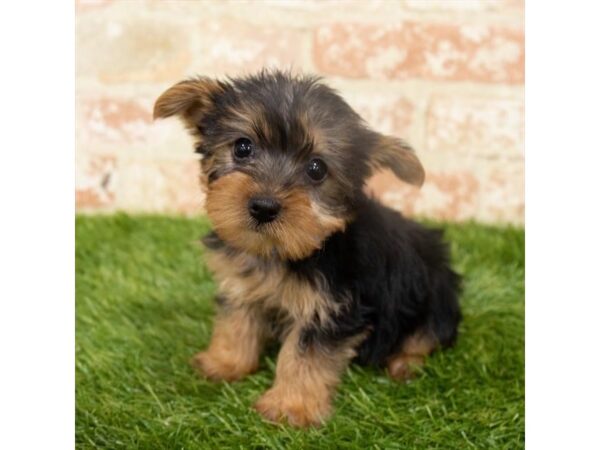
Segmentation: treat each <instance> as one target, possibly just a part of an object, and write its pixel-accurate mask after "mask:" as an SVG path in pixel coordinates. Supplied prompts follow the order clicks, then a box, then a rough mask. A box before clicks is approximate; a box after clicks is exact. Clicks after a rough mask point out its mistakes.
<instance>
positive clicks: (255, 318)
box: [192, 305, 265, 381]
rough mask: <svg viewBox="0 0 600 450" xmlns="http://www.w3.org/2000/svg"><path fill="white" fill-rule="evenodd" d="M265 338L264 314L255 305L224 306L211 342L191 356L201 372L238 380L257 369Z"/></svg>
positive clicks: (215, 377) (211, 376)
mask: <svg viewBox="0 0 600 450" xmlns="http://www.w3.org/2000/svg"><path fill="white" fill-rule="evenodd" d="M264 340H265V327H264V319H263V317H262V314H261V313H260V312H259V311H258V310H257V309H256V308H252V307H240V306H236V307H233V306H232V307H229V306H227V305H224V306H223V307H221V309H220V311H219V313H218V315H217V319H216V320H215V326H214V330H213V335H212V338H211V341H210V345H209V347H208V349H207V350H206V351H203V352H200V353H198V354H196V355H195V356H194V358H193V359H192V365H193V366H194V368H195V369H196V370H197V371H198V372H199V374H201V375H204V376H206V377H207V378H209V379H211V380H215V381H217V380H225V381H235V380H239V379H241V378H243V377H244V376H246V375H248V374H250V373H252V372H254V371H256V369H257V368H258V362H259V357H260V352H261V350H262V347H263V343H264Z"/></svg>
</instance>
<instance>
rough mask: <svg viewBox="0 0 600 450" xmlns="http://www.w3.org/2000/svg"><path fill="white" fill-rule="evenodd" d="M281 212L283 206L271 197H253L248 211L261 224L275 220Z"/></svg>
mask: <svg viewBox="0 0 600 450" xmlns="http://www.w3.org/2000/svg"><path fill="white" fill-rule="evenodd" d="M280 210H281V204H280V203H279V202H278V201H277V200H275V199H274V198H271V197H252V198H251V199H250V201H248V211H250V215H251V216H252V217H254V218H255V219H256V220H257V221H258V222H259V223H267V222H271V221H273V220H275V218H276V217H277V214H279V211H280Z"/></svg>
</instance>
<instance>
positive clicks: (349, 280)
mask: <svg viewBox="0 0 600 450" xmlns="http://www.w3.org/2000/svg"><path fill="white" fill-rule="evenodd" d="M169 116H179V117H180V118H181V119H183V122H184V123H185V125H186V126H187V128H188V129H189V131H190V132H191V134H192V135H193V136H194V137H195V138H196V140H197V145H196V151H197V152H198V153H199V154H200V155H201V157H202V158H201V168H202V170H201V172H202V184H203V185H204V187H205V189H206V211H207V214H208V216H209V218H210V220H211V221H212V224H213V227H214V231H213V232H212V233H210V234H209V235H208V236H206V237H205V238H204V239H203V242H204V245H205V246H206V248H207V250H208V251H207V253H208V264H209V267H210V269H211V270H212V272H213V273H214V277H215V279H216V281H217V282H218V289H219V290H218V292H219V295H218V296H217V299H216V301H217V304H218V313H217V317H216V319H215V325H214V331H213V335H212V339H211V342H210V345H209V347H208V349H207V350H206V351H203V352H201V353H198V354H197V355H196V356H195V357H194V359H193V364H194V366H195V367H196V369H197V370H198V371H199V372H200V373H201V374H203V375H204V376H206V377H208V378H210V379H213V380H227V381H233V380H239V379H240V378H242V377H244V376H246V375H248V374H250V373H252V372H254V371H255V370H257V368H258V365H259V358H260V355H261V351H262V349H263V347H264V345H265V343H266V342H267V341H268V340H269V339H272V338H276V339H280V340H281V342H282V346H281V350H280V351H279V355H278V358H277V368H276V374H275V381H274V383H273V386H272V387H271V388H270V389H269V390H268V391H267V392H266V393H264V394H263V396H262V397H261V398H260V399H259V400H258V402H257V403H256V405H255V408H256V409H257V410H258V412H259V413H260V414H262V415H263V416H264V417H265V418H266V419H268V420H270V421H287V422H288V423H290V424H292V425H295V426H308V425H317V424H320V423H322V422H323V421H324V420H325V419H326V418H327V417H328V416H329V415H330V414H331V411H332V397H333V394H334V391H335V388H336V386H337V385H338V383H339V381H340V377H341V375H342V373H343V371H344V370H345V368H346V367H347V365H348V364H349V363H350V362H351V361H353V360H354V361H356V362H358V363H361V364H371V365H375V366H380V367H387V371H388V373H389V375H390V376H391V377H392V378H394V379H407V378H409V377H410V376H411V375H412V374H413V371H414V369H415V367H418V366H421V365H422V364H423V363H424V359H425V357H426V356H427V355H429V354H430V353H431V352H432V351H434V350H435V349H437V348H443V347H447V346H450V345H452V344H453V343H454V341H455V339H456V335H457V326H458V323H459V321H460V319H461V314H460V309H459V304H458V291H459V284H460V279H459V276H458V275H457V274H456V273H455V272H453V271H452V269H451V268H450V265H449V254H448V248H447V246H446V244H445V243H444V242H443V241H442V234H441V232H440V231H438V230H430V229H427V228H425V227H423V226H421V225H419V224H417V223H416V222H413V221H411V220H408V219H406V218H404V217H403V216H402V215H401V214H400V213H398V212H395V211H393V210H391V209H388V208H386V207H384V206H382V205H381V204H379V203H378V202H377V201H375V200H373V199H372V198H370V197H369V196H368V195H366V194H365V193H364V190H363V188H364V185H365V181H366V180H367V179H368V177H369V176H371V175H372V174H373V173H374V171H376V170H377V169H381V168H389V169H391V170H392V171H393V172H394V174H395V175H396V176H397V177H398V178H400V179H402V180H404V181H406V182H408V183H411V184H414V185H419V186H420V185H421V184H422V183H423V181H424V178H425V173H424V170H423V167H422V166H421V163H420V162H419V160H418V159H417V157H416V155H415V152H414V151H413V150H412V148H411V147H409V146H408V145H407V144H406V143H405V142H404V141H402V140H400V139H397V138H394V137H391V136H384V135H381V134H379V133H377V132H375V131H373V130H372V129H370V128H369V127H368V126H367V125H366V123H365V122H364V121H363V120H362V119H361V118H360V117H359V115H358V114H357V113H356V112H355V111H354V110H353V109H352V108H351V107H350V106H349V105H348V104H347V103H346V102H345V101H344V100H343V99H342V98H341V97H340V96H339V95H338V94H337V93H336V92H335V91H334V90H332V89H331V88H329V87H327V86H326V85H325V84H323V83H322V82H321V81H320V79H319V78H315V77H310V76H292V75H291V74H289V73H282V72H278V71H274V72H266V71H264V72H261V73H259V74H258V75H255V76H250V77H245V78H235V79H229V80H227V81H217V80H213V79H209V78H202V77H201V78H196V79H190V80H186V81H182V82H180V83H178V84H176V85H174V86H172V87H171V88H170V89H168V90H167V91H166V92H164V93H163V94H162V95H161V96H160V98H159V99H158V100H157V101H156V104H155V106H154V117H155V118H159V117H160V118H164V117H169Z"/></svg>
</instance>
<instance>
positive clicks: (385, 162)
mask: <svg viewBox="0 0 600 450" xmlns="http://www.w3.org/2000/svg"><path fill="white" fill-rule="evenodd" d="M370 163H371V167H372V169H385V168H389V169H391V170H392V171H393V172H394V174H395V175H396V176H397V177H398V178H400V179H401V180H403V181H406V182H407V183H410V184H413V185H415V186H419V187H420V186H422V185H423V182H424V181H425V169H423V166H422V165H421V161H419V158H417V155H416V154H415V151H414V150H413V148H412V147H411V146H410V145H408V144H407V143H406V142H404V141H403V140H402V139H398V138H395V137H392V136H385V135H381V134H380V135H379V136H378V139H377V142H376V144H375V148H374V150H373V152H372V155H371V159H370Z"/></svg>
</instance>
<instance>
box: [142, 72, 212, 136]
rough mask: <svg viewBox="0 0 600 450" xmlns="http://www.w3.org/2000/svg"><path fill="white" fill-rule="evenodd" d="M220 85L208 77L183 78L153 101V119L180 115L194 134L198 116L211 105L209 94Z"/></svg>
mask: <svg viewBox="0 0 600 450" xmlns="http://www.w3.org/2000/svg"><path fill="white" fill-rule="evenodd" d="M222 89H223V88H222V86H221V85H220V84H219V83H218V82H217V81H215V80H212V79H210V78H204V77H203V78H198V79H193V80H185V81H181V82H180V83H177V84H175V85H174V86H171V87H170V88H169V89H167V90H166V91H165V92H163V93H162V94H161V96H160V97H159V98H158V99H157V100H156V102H155V103H154V114H153V115H154V119H158V118H165V117H170V116H173V115H176V114H178V115H180V116H181V118H182V119H183V120H184V123H185V124H186V125H187V126H188V128H190V129H191V130H192V131H193V132H194V134H197V130H196V124H197V123H198V119H199V118H200V116H201V115H202V114H203V113H204V112H205V111H206V110H207V109H209V108H210V107H211V106H212V102H211V96H212V94H214V93H217V92H219V91H221V90H222Z"/></svg>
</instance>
